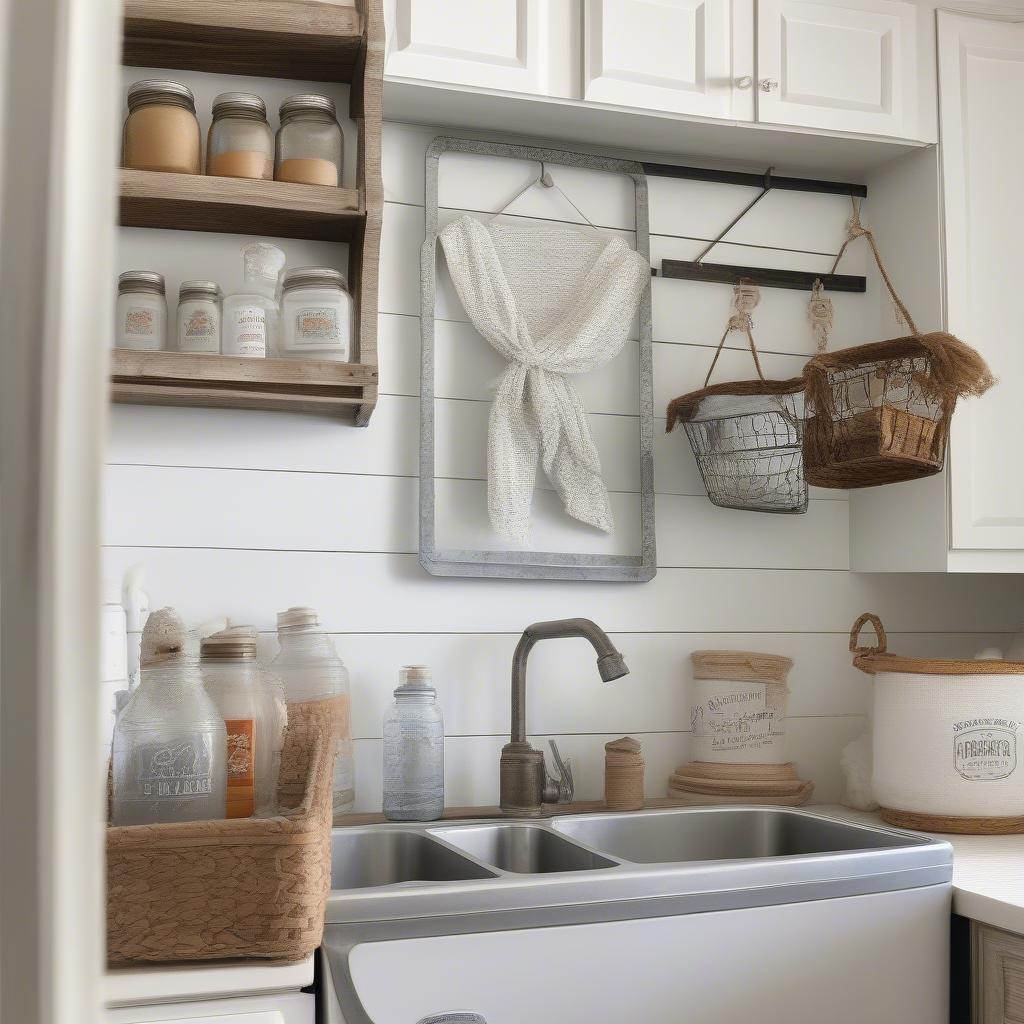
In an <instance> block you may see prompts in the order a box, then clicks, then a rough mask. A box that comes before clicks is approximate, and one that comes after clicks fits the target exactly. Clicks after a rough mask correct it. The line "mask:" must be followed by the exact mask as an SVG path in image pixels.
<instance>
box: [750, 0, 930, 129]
mask: <svg viewBox="0 0 1024 1024" xmlns="http://www.w3.org/2000/svg"><path fill="white" fill-rule="evenodd" d="M917 17H918V8H917V6H916V5H915V4H913V3H894V2H889V0H816V2H813V3H810V2H806V0H758V3H757V116H758V120H759V121H762V122H769V123H773V124H786V125H800V126H801V127H805V128H825V129H832V130H834V131H843V132H858V133H862V134H865V135H892V136H903V137H910V138H912V137H915V136H916V135H917V133H918V56H917V45H918V44H917Z"/></svg>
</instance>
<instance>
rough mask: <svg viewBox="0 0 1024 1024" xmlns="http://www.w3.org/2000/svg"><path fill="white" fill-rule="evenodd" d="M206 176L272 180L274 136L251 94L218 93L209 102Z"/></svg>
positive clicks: (262, 106) (260, 104)
mask: <svg viewBox="0 0 1024 1024" xmlns="http://www.w3.org/2000/svg"><path fill="white" fill-rule="evenodd" d="M206 173H207V174H215V175H218V176H219V177H222V178H262V179H265V180H266V181H270V180H272V179H273V177H274V133H273V132H272V131H271V130H270V125H269V124H268V123H267V105H266V104H265V103H264V102H263V100H262V99H260V97H259V96H255V95H253V94H252V93H251V92H222V93H221V94H220V95H219V96H218V97H217V98H216V99H215V100H214V101H213V120H212V121H211V122H210V133H209V135H208V136H207V139H206Z"/></svg>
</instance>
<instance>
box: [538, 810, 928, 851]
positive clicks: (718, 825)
mask: <svg viewBox="0 0 1024 1024" xmlns="http://www.w3.org/2000/svg"><path fill="white" fill-rule="evenodd" d="M551 827H552V828H553V829H554V830H555V831H556V832H558V833H560V834H561V835H565V836H569V837H571V838H573V839H576V840H578V841H580V842H582V843H586V844H587V845H588V846H590V847H592V848H594V849H595V850H601V851H602V852H604V853H608V854H611V855H612V856H613V857H618V858H621V859H622V860H627V861H632V862H634V863H636V864H682V863H686V862H689V861H705V860H749V859H751V858H755V857H800V856H806V855H808V854H835V853H843V852H849V851H854V850H878V849H885V848H893V847H900V846H906V845H908V843H909V844H913V843H914V842H915V840H914V839H912V838H910V837H908V836H905V835H896V834H894V833H886V832H882V831H880V830H877V829H866V828H863V827H862V826H859V825H854V824H847V823H845V822H840V821H832V820H829V819H827V818H820V817H816V816H813V815H809V814H800V813H794V812H793V811H786V810H780V809H776V808H768V807H766V808H758V809H736V810H730V811H729V812H728V813H723V811H722V810H721V809H719V810H692V811H688V812H687V813H686V814H679V813H678V812H677V811H671V810H668V811H656V812H651V813H648V814H644V815H630V816H624V815H621V814H607V815H597V816H588V817H580V818H572V817H566V818H560V819H558V820H556V821H554V822H553V823H552V826H551ZM921 841H926V840H921Z"/></svg>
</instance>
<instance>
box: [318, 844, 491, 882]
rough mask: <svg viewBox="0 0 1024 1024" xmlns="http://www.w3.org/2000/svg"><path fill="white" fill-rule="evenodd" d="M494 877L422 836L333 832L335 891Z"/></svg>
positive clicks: (333, 880) (466, 858)
mask: <svg viewBox="0 0 1024 1024" xmlns="http://www.w3.org/2000/svg"><path fill="white" fill-rule="evenodd" d="M494 877H495V874H494V872H492V871H488V870H487V869H486V868H485V867H483V866H482V865H481V864H478V863H476V862H475V861H472V860H470V859H469V858H468V857H463V856H462V855H461V854H459V853H457V852H456V851H455V850H453V849H451V847H449V846H445V845H444V844H443V843H439V842H436V841H435V840H433V839H431V838H430V836H427V835H424V834H423V833H422V832H405V831H387V830H380V831H366V832H364V831H360V830H357V829H348V830H338V831H337V832H335V833H334V842H333V846H332V853H331V888H332V889H366V888H370V887H379V886H388V885H396V884H398V883H399V882H453V881H460V880H462V881H465V880H469V879H474V878H494Z"/></svg>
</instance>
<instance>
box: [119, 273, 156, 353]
mask: <svg viewBox="0 0 1024 1024" xmlns="http://www.w3.org/2000/svg"><path fill="white" fill-rule="evenodd" d="M114 344H115V345H116V347H117V348H134V349H142V350H144V351H149V352H158V351H160V349H162V348H165V347H166V345H167V299H166V297H165V293H164V277H163V274H158V273H156V272H155V271H153V270H126V271H125V272H124V273H123V274H122V275H121V276H120V277H119V278H118V279H117V313H116V322H115V326H114Z"/></svg>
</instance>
